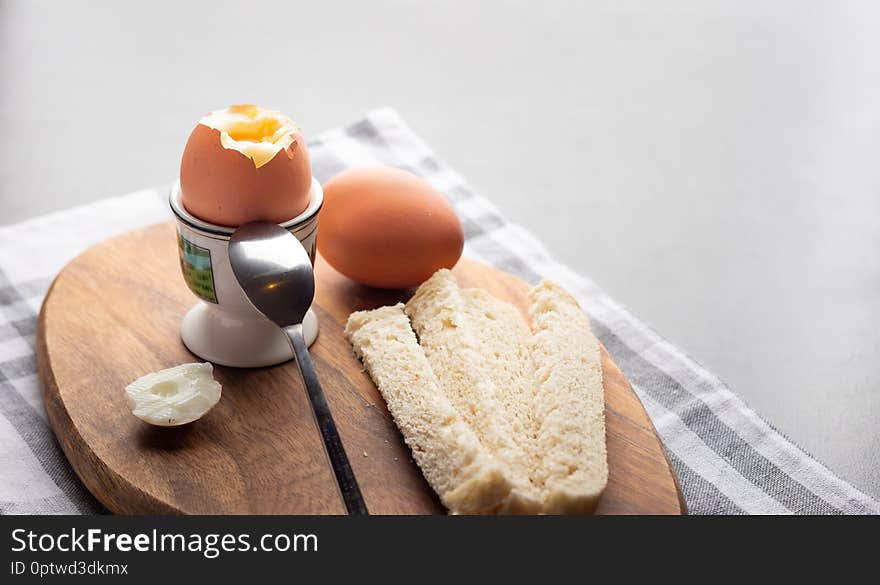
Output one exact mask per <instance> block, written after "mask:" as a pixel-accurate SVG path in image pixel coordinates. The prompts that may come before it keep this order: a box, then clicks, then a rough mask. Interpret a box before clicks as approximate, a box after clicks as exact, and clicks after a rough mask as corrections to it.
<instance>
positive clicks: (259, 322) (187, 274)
mask: <svg viewBox="0 0 880 585" xmlns="http://www.w3.org/2000/svg"><path fill="white" fill-rule="evenodd" d="M169 203H170V204H171V210H172V211H173V212H174V216H175V218H176V219H177V249H178V253H179V257H180V270H181V272H182V273H183V279H184V280H185V281H186V284H187V286H188V287H189V289H190V290H191V291H192V292H193V294H195V295H196V296H197V297H199V299H200V301H199V303H198V304H197V305H196V306H194V307H193V308H192V309H190V310H189V312H188V313H187V314H186V315H185V316H184V317H183V321H182V322H181V324H180V337H181V339H182V340H183V343H184V344H185V345H186V347H187V348H188V349H189V350H190V351H191V352H193V353H194V354H196V355H197V356H199V357H200V358H202V359H204V360H206V361H209V362H212V363H215V364H220V365H223V366H234V367H237V368H257V367H262V366H271V365H275V364H280V363H282V362H286V361H287V360H290V359H292V358H293V351H292V350H291V348H290V343H289V342H288V340H287V336H286V335H285V333H284V332H283V331H282V330H281V328H280V327H278V325H276V324H274V323H272V322H271V321H269V320H268V319H266V317H264V316H263V315H262V314H261V313H260V312H259V311H257V310H256V309H255V308H254V306H253V305H252V304H251V302H250V301H249V300H248V298H247V296H245V294H244V291H243V290H242V289H241V286H240V285H239V284H238V281H237V280H236V279H235V275H234V274H233V273H232V267H231V266H230V265H229V249H228V246H229V237H230V236H231V235H232V232H234V231H235V228H231V227H227V226H221V225H217V224H212V223H209V222H206V221H202V220H201V219H199V218H197V217H195V216H194V215H192V214H191V213H189V212H188V211H187V210H186V209H185V208H184V207H183V204H182V203H181V200H180V183H177V184H176V185H175V186H174V187H173V188H172V189H171V195H170V196H169ZM323 203H324V192H323V190H322V189H321V185H320V183H318V181H316V180H315V179H314V178H313V179H312V187H311V190H310V191H309V206H308V207H307V208H306V210H305V211H303V212H302V213H300V214H299V215H298V216H296V217H294V218H293V219H291V220H288V221H286V222H284V223H282V224H280V225H281V227H283V228H286V229H287V230H288V231H290V232H291V233H292V234H293V235H294V236H296V238H297V239H298V240H299V241H300V242H301V243H302V245H303V247H304V248H305V249H306V252H308V254H309V257H311V259H312V265H314V263H315V241H316V239H317V236H318V212H319V211H320V210H321V205H322V204H323ZM303 335H304V336H305V338H306V343H307V344H309V345H311V344H312V343H313V342H314V341H315V339H316V338H317V337H318V318H317V317H316V316H315V313H314V311H313V310H312V309H309V311H308V313H307V314H306V317H305V319H304V321H303Z"/></svg>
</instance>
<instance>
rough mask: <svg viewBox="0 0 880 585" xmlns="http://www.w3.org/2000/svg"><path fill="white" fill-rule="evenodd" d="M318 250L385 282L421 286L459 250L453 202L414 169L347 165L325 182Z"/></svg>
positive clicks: (354, 275)
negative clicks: (414, 172) (412, 170)
mask: <svg viewBox="0 0 880 585" xmlns="http://www.w3.org/2000/svg"><path fill="white" fill-rule="evenodd" d="M318 225H319V227H318V251H319V252H320V253H321V254H322V255H323V256H324V258H325V259H326V260H327V262H329V263H330V265H331V266H333V267H334V268H336V269H337V270H338V271H339V272H341V273H342V274H344V275H346V276H348V277H349V278H351V279H353V280H356V281H358V282H361V283H363V284H367V285H370V286H375V287H379V288H404V287H410V286H417V285H419V284H421V283H422V282H424V281H425V280H427V279H428V277H430V276H431V275H432V274H434V272H436V271H437V270H439V269H440V268H452V267H453V266H454V265H455V263H456V262H458V259H459V258H460V257H461V251H462V248H463V247H464V232H463V230H462V227H461V222H460V221H459V219H458V216H457V215H456V214H455V210H453V209H452V206H451V205H449V203H448V202H447V201H446V198H445V197H443V195H442V194H440V193H439V192H438V191H437V190H435V189H434V188H433V187H431V185H429V184H428V183H426V182H425V181H423V180H422V179H420V178H418V177H416V176H415V175H413V174H411V173H408V172H405V171H401V170H398V169H393V168H389V167H368V168H357V169H351V170H347V171H343V172H341V173H339V174H338V175H336V176H335V177H333V178H332V179H330V180H329V181H327V183H326V184H325V185H324V207H323V209H322V210H321V216H320V220H319V224H318Z"/></svg>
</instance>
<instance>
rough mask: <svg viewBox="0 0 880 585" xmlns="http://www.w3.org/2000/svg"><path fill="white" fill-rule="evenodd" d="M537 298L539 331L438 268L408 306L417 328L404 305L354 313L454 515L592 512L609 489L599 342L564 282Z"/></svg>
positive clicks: (360, 348) (359, 343)
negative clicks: (562, 285) (410, 321)
mask: <svg viewBox="0 0 880 585" xmlns="http://www.w3.org/2000/svg"><path fill="white" fill-rule="evenodd" d="M530 299H531V304H532V306H531V311H530V317H531V321H532V328H533V330H534V333H532V332H531V331H529V328H528V327H527V325H526V323H525V320H524V319H523V317H522V316H521V315H520V313H519V311H517V309H516V308H515V307H513V306H512V305H510V304H508V303H505V302H502V301H500V300H498V299H496V298H495V297H493V296H491V295H490V294H489V293H487V292H486V291H483V290H479V289H464V290H462V289H460V288H459V287H458V284H457V283H456V282H455V279H454V277H453V276H452V274H451V273H450V272H449V271H448V270H440V271H438V272H437V273H436V274H435V275H434V276H432V277H431V278H430V279H429V280H428V281H426V282H425V283H424V284H423V285H422V286H421V287H419V290H418V291H417V292H416V294H415V295H414V296H413V298H412V299H411V300H410V302H409V303H408V304H407V305H406V308H405V311H406V314H407V315H409V317H410V319H411V320H412V326H411V328H410V323H409V321H408V320H407V317H406V315H404V314H403V311H402V305H396V306H395V307H383V308H380V309H376V310H375V311H363V312H358V313H353V314H352V315H351V317H350V318H349V323H348V326H347V327H346V332H347V333H348V335H349V339H350V340H351V342H352V345H353V346H354V348H355V351H356V353H357V354H358V355H359V356H360V357H361V358H362V359H363V360H364V364H365V365H366V367H367V369H368V371H369V372H370V375H371V376H372V377H373V380H374V382H376V385H377V387H378V388H379V390H380V392H381V393H382V395H383V397H385V400H386V401H387V402H388V407H389V410H390V411H391V413H392V415H393V416H394V419H395V422H396V423H397V425H398V427H400V429H401V432H402V433H403V436H404V438H405V439H406V441H407V444H409V445H410V447H411V448H413V454H414V457H415V459H416V462H417V463H418V464H419V466H420V467H421V468H422V471H423V472H424V474H425V477H426V478H427V479H428V482H429V483H430V484H431V486H432V487H433V488H434V489H435V491H437V493H438V494H439V495H440V497H441V499H442V500H443V502H444V504H446V505H447V507H449V508H450V510H452V511H453V512H460V513H551V514H553V513H557V514H558V513H585V512H589V511H592V510H593V509H594V508H595V505H596V503H597V501H598V499H599V496H600V495H601V493H602V490H603V489H604V487H605V484H606V482H607V477H608V465H607V458H606V452H605V419H604V392H603V386H602V370H601V354H600V350H599V342H598V340H597V339H596V338H595V336H593V334H592V332H591V331H590V326H589V320H588V319H587V317H586V315H585V314H584V313H583V311H581V309H580V307H579V306H578V304H577V302H576V301H575V300H574V298H573V297H571V295H569V294H568V293H567V292H565V290H564V289H562V288H561V287H559V286H558V285H555V284H553V283H549V282H542V283H541V284H540V285H538V286H537V287H535V288H534V289H533V290H532V291H531V293H530ZM413 330H415V331H416V333H418V335H419V339H418V341H417V340H416V337H415V335H414V334H413ZM447 416H449V417H453V419H454V420H453V421H452V422H449V423H448V424H447V423H446V422H445V417H447ZM432 425H433V426H437V427H438V428H440V429H441V430H444V432H443V433H442V434H439V435H438V431H436V430H434V429H431V428H429V427H431V426H432ZM447 428H448V430H449V433H446V432H445V429H447ZM413 445H416V446H417V448H418V451H417V448H416V447H413ZM455 466H459V467H458V468H456V467H455Z"/></svg>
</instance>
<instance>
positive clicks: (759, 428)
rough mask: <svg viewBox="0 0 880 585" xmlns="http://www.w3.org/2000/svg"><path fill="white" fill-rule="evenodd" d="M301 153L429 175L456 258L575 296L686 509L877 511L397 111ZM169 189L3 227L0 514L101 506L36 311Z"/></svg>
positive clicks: (163, 206)
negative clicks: (68, 427)
mask: <svg viewBox="0 0 880 585" xmlns="http://www.w3.org/2000/svg"><path fill="white" fill-rule="evenodd" d="M310 152H311V156H312V163H313V165H314V171H315V175H316V176H317V177H318V178H319V179H321V180H325V179H327V178H328V177H330V176H332V175H334V174H335V173H337V172H339V171H341V170H343V169H345V168H346V167H349V166H355V165H363V164H375V163H381V164H385V165H391V166H396V167H400V168H404V169H408V170H410V171H413V172H415V173H416V174H419V175H421V176H423V177H425V178H426V179H427V180H428V181H430V182H431V183H432V184H433V185H434V186H435V187H437V188H438V189H439V190H441V191H442V192H444V193H445V194H446V195H447V197H448V198H449V200H450V201H451V202H452V204H453V205H454V206H455V208H456V210H457V211H458V214H459V216H460V217H461V219H462V222H463V223H464V227H465V235H466V238H467V243H466V247H465V254H466V255H468V256H471V257H475V258H478V259H480V260H483V261H484V262H487V263H489V264H492V265H494V266H497V267H499V268H501V269H502V270H506V271H507V272H511V273H513V274H516V275H518V276H520V277H522V278H523V279H525V280H528V281H530V282H536V281H538V280H539V279H540V278H541V277H547V278H550V279H553V280H555V281H557V282H559V283H560V284H562V285H563V286H565V287H566V288H567V289H568V290H570V291H572V292H573V293H574V294H575V296H577V297H578V298H579V300H580V301H581V304H582V305H583V306H584V307H585V308H586V310H587V311H588V312H589V314H590V316H591V317H592V321H593V327H594V329H595V330H596V333H597V334H598V336H599V338H600V339H601V340H602V342H603V343H604V344H605V346H606V347H607V348H608V350H609V351H610V352H611V354H612V355H613V356H614V359H615V361H616V362H617V363H618V364H619V365H620V367H621V369H622V370H623V371H624V373H625V374H626V375H627V377H628V378H629V380H630V381H631V382H632V385H633V387H634V388H635V389H636V392H637V393H638V395H639V397H640V398H641V399H642V402H643V403H644V404H645V407H646V408H647V410H648V413H649V414H650V415H651V418H652V419H653V421H654V424H655V426H656V427H657V430H658V431H659V433H660V436H661V437H662V439H663V442H664V444H665V446H666V449H667V452H668V453H669V457H670V459H671V460H672V463H673V465H674V466H675V469H676V471H677V472H678V478H679V481H680V483H681V487H682V490H683V492H684V496H685V499H686V500H687V504H688V508H689V509H690V511H691V513H696V514H741V513H747V514H788V513H806V514H834V513H851V514H867V513H880V502H877V501H876V500H874V499H872V498H870V497H868V496H866V495H865V494H863V493H861V492H859V491H858V490H857V489H855V488H854V487H853V486H851V485H849V484H848V483H847V482H845V481H843V480H841V479H840V478H838V477H836V476H835V475H834V474H833V473H831V472H830V471H829V470H828V469H827V468H826V467H824V466H823V465H822V464H820V463H819V462H817V461H815V460H814V459H812V458H811V457H810V456H808V455H807V454H806V453H804V452H803V451H802V450H800V449H799V448H798V447H797V446H795V445H793V444H792V443H791V442H790V441H788V440H787V439H786V438H785V437H783V436H781V435H780V434H779V433H778V432H776V431H775V430H774V429H773V428H772V427H770V425H768V424H767V423H766V422H765V421H764V420H762V419H761V418H760V417H759V416H758V415H757V414H755V413H754V412H753V411H752V410H750V409H749V408H748V407H747V406H746V405H745V404H744V403H743V402H742V401H741V400H740V399H739V398H737V397H736V396H735V395H734V394H733V393H732V392H731V391H730V390H729V389H728V388H727V387H726V386H725V385H724V384H723V383H722V382H721V381H719V380H718V379H717V378H716V377H715V376H713V375H712V374H711V373H709V372H707V371H706V370H705V369H703V368H702V367H701V366H700V365H699V364H697V363H696V362H694V361H693V360H692V359H691V358H689V357H688V356H686V355H684V353H682V352H681V351H680V350H679V349H677V348H676V347H674V346H673V345H671V344H670V343H669V342H667V341H666V340H664V339H663V338H662V337H660V335H658V334H657V333H655V332H654V331H652V330H651V329H649V328H648V327H647V326H645V325H644V324H643V323H641V322H640V321H639V320H638V319H636V318H635V317H633V316H632V315H631V314H629V313H628V312H627V311H626V309H624V308H623V307H621V306H620V305H618V304H617V303H616V302H614V300H612V299H610V298H609V297H608V296H606V295H605V294H604V293H603V292H602V291H601V290H599V288H597V287H596V285H594V284H593V283H592V282H590V281H589V280H588V279H586V278H584V277H583V276H580V275H578V274H575V273H574V272H572V271H571V270H569V269H568V268H566V267H565V266H563V265H561V264H559V263H558V262H556V261H554V260H553V258H552V257H551V256H550V255H549V254H548V253H547V251H546V250H545V249H544V247H543V246H542V245H541V244H540V243H539V242H538V241H536V240H535V238H534V237H532V236H531V234H529V233H528V232H527V231H525V230H524V229H523V228H521V227H520V226H518V225H515V224H512V223H510V222H508V221H507V220H506V219H504V217H503V216H502V215H501V214H500V213H499V212H498V210H497V209H496V208H495V207H494V206H493V205H492V204H491V203H489V201H487V200H486V199H484V198H482V197H481V196H479V195H477V194H476V193H474V192H473V191H472V190H471V189H470V188H469V187H468V185H467V184H466V183H465V181H464V180H463V179H462V177H461V176H459V175H458V174H457V173H456V172H455V171H453V170H452V169H451V168H449V167H448V166H446V165H445V164H443V163H442V162H441V161H439V160H437V158H436V157H435V156H434V154H433V152H431V150H430V149H429V148H428V147H427V145H426V144H425V143H424V142H422V140H420V139H419V138H418V137H417V136H416V135H415V134H414V133H413V132H412V131H411V130H410V129H409V128H408V127H407V125H406V124H405V123H404V122H403V120H401V118H400V117H399V116H398V115H397V114H396V113H395V112H394V111H392V110H389V109H382V110H378V111H374V112H372V113H370V114H369V115H368V116H367V117H366V118H364V119H363V120H360V121H359V122H356V123H354V124H352V125H350V126H347V127H345V128H340V129H335V130H331V131H329V132H326V133H324V134H322V135H321V136H319V137H318V138H317V139H316V140H315V141H314V143H313V144H312V145H311V147H310ZM166 194H167V190H166V189H165V188H161V189H156V190H147V191H140V192H137V193H133V194H131V195H126V196H123V197H117V198H113V199H107V200H104V201H99V202H97V203H93V204H90V205H86V206H84V207H79V208H76V209H73V210H68V211H64V212H60V213H54V214H51V215H47V216H43V217H40V218H37V219H34V220H30V221H26V222H24V223H20V224H17V225H13V226H10V227H4V228H0V512H2V513H37V514H40V513H49V514H51V513H78V512H85V513H90V512H102V511H104V510H103V508H102V507H101V505H100V504H99V503H97V502H96V501H95V500H94V499H93V498H92V497H91V496H90V495H89V494H88V492H87V491H86V490H85V489H84V488H83V487H82V485H81V484H80V483H79V481H78V479H77V478H76V475H75V474H74V473H73V471H72V470H71V468H70V466H69V465H68V463H67V461H66V460H65V458H64V455H63V454H62V452H61V450H60V448H59V446H58V443H57V442H56V441H55V439H54V437H53V435H52V431H51V430H50V429H49V427H48V425H47V423H46V414H45V412H44V409H43V405H42V402H41V399H40V388H39V380H38V378H37V374H36V363H35V358H34V331H35V327H36V319H37V313H38V311H39V308H40V303H41V302H42V298H43V295H44V294H45V292H46V290H47V288H48V286H49V284H50V282H51V280H52V278H53V277H54V275H55V274H56V273H57V272H58V271H59V270H60V269H61V268H62V266H63V265H64V264H65V263H66V262H68V261H69V260H71V259H72V258H73V257H74V256H76V255H77V254H79V253H80V252H81V251H83V250H84V249H85V248H87V247H88V246H90V245H91V244H94V243H96V242H98V241H100V240H103V239H105V238H107V237H109V236H112V235H115V234H117V233H121V232H123V231H126V230H129V229H131V228H135V227H139V226H142V225H146V224H150V223H154V222H158V221H162V220H165V219H167V218H168V217H169V210H168V206H167V203H166Z"/></svg>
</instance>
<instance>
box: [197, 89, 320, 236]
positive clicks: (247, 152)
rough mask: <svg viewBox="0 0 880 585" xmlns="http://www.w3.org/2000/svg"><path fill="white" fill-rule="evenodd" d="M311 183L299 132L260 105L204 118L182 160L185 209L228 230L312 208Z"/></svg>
mask: <svg viewBox="0 0 880 585" xmlns="http://www.w3.org/2000/svg"><path fill="white" fill-rule="evenodd" d="M311 184H312V168H311V165H310V164H309V153H308V150H307V148H306V143H305V140H304V139H303V137H302V133H301V132H300V130H299V128H297V127H296V125H295V124H294V123H293V121H292V120H291V119H290V118H288V117H287V116H284V115H283V114H280V113H279V112H274V111H272V110H264V109H263V108H260V107H258V106H251V105H241V106H230V107H229V108H227V109H225V110H218V111H216V112H211V113H210V114H208V115H207V116H205V117H204V118H202V119H201V121H199V124H198V125H197V126H196V127H195V129H194V130H193V131H192V134H190V137H189V140H188V141H187V143H186V148H184V151H183V158H182V160H181V162H180V191H181V202H182V203H183V206H184V207H185V208H186V209H187V211H189V212H190V213H192V214H193V215H195V216H196V217H198V218H200V219H203V220H205V221H208V222H211V223H214V224H219V225H224V226H238V225H241V224H243V223H247V222H249V221H258V220H263V221H272V222H275V223H282V222H285V221H287V220H289V219H292V218H294V217H296V216H297V215H299V214H300V213H301V212H302V211H303V210H305V208H306V207H307V206H308V204H309V189H310V188H311Z"/></svg>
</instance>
